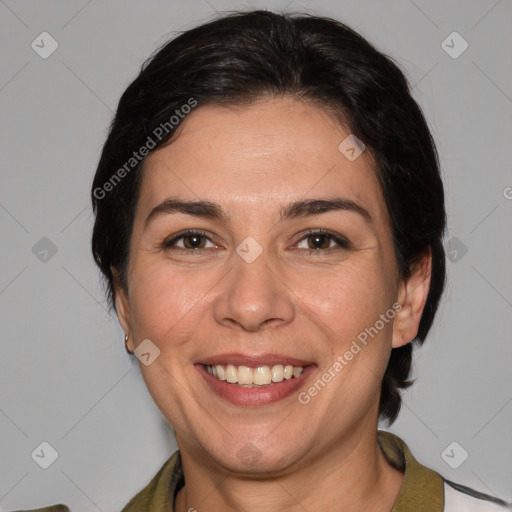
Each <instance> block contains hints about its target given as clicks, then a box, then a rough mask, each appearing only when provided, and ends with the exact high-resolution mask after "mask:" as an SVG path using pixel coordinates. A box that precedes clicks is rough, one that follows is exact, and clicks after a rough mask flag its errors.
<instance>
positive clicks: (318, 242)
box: [307, 235, 331, 249]
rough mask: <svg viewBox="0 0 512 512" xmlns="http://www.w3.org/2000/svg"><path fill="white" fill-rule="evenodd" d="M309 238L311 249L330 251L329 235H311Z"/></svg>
mask: <svg viewBox="0 0 512 512" xmlns="http://www.w3.org/2000/svg"><path fill="white" fill-rule="evenodd" d="M307 238H308V246H309V248H310V249H328V248H329V245H330V243H331V237H329V236H328V235H310V236H308V237H307Z"/></svg>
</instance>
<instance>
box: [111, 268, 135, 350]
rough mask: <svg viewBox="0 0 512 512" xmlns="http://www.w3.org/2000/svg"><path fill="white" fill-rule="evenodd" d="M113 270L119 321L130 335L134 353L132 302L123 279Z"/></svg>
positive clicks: (130, 346)
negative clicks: (122, 282)
mask: <svg viewBox="0 0 512 512" xmlns="http://www.w3.org/2000/svg"><path fill="white" fill-rule="evenodd" d="M110 269H111V270H112V275H113V276H114V280H113V285H114V299H115V303H116V311H117V318H118V319H119V323H120V324H121V327H122V328H123V331H124V332H125V334H127V335H128V343H127V345H128V348H129V349H130V350H131V351H133V350H135V347H134V346H133V336H132V335H131V334H132V327H131V326H132V323H131V314H130V302H129V300H128V291H127V290H126V289H125V287H124V286H123V285H122V284H121V279H120V277H119V272H118V270H117V269H116V268H115V267H110Z"/></svg>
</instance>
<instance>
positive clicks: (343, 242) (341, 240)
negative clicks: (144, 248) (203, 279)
mask: <svg viewBox="0 0 512 512" xmlns="http://www.w3.org/2000/svg"><path fill="white" fill-rule="evenodd" d="M194 235H195V236H203V237H205V238H206V239H207V240H209V241H210V242H212V243H215V242H213V240H212V239H211V238H210V237H209V236H208V234H207V232H206V231H204V230H201V229H189V230H186V231H182V232H181V233H178V234H177V235H176V236H174V237H173V238H171V239H170V240H165V241H164V242H163V243H162V244H161V248H162V249H164V250H168V249H173V250H178V251H184V252H187V253H199V251H201V250H202V249H203V250H204V249H208V248H199V249H188V248H183V247H176V245H175V244H176V243H177V242H178V241H179V240H181V239H183V238H185V237H187V236H194ZM314 235H317V236H318V235H320V236H326V237H328V239H329V240H330V241H332V242H335V243H336V244H338V247H330V248H328V249H299V250H302V251H305V252H306V253H307V254H309V255H316V254H318V253H322V252H323V253H326V252H331V251H333V250H336V249H344V250H347V249H351V248H352V245H351V243H350V242H349V240H348V239H346V238H345V237H342V236H340V235H338V234H336V233H334V232H332V231H329V230H327V229H311V230H309V231H306V232H305V233H303V235H302V238H300V239H299V241H298V242H297V244H298V243H300V242H302V241H303V240H306V239H307V238H310V237H312V236H314Z"/></svg>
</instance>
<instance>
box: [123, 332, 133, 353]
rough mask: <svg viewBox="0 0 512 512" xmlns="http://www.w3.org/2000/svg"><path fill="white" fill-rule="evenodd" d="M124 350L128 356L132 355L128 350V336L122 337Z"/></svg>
mask: <svg viewBox="0 0 512 512" xmlns="http://www.w3.org/2000/svg"><path fill="white" fill-rule="evenodd" d="M124 348H125V349H126V352H128V354H133V352H132V351H131V350H130V349H129V348H128V334H125V335H124Z"/></svg>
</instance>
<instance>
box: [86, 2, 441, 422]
mask: <svg viewBox="0 0 512 512" xmlns="http://www.w3.org/2000/svg"><path fill="white" fill-rule="evenodd" d="M283 95H289V96H292V97H295V98H297V99H299V100H301V101H305V102H309V103H312V104H314V105H317V106H318V107H320V108H324V109H326V110H328V111H329V112H331V113H333V114H334V115H336V116H337V118H338V119H339V120H340V123H342V125H343V126H345V127H346V128H348V129H349V131H350V132H351V133H353V134H354V135H355V136H356V137H357V138H358V139H360V140H361V141H362V142H363V143H364V144H365V147H366V151H367V152H368V153H369V154H370V155H371V156H372V158H373V160H374V161H375V167H376V173H377V176H378V179H379V183H380V185H381V189H382V193H383V197H384V199H385V203H386V207H387V210H388V212H389V216H390V219H391V228H392V234H393V245H394V251H395V256H396V260H397V264H398V268H399V272H400V277H402V278H404V277H407V275H408V273H409V272H410V271H411V269H412V267H413V265H414V264H415V263H416V262H417V261H418V260H419V259H420V258H421V256H422V255H423V254H424V252H425V250H426V249H428V248H429V247H430V249H431V251H432V272H431V283H430V290H429V293H428V298H427V301H426V305H425V308H424V311H423V315H422V317H421V321H420V324H419V329H418V333H417V336H416V338H415V339H414V340H413V341H412V343H409V344H406V345H405V346H403V347H400V348H394V349H392V351H391V356H390V359H389V362H388V366H387V369H386V372H385V374H384V376H383V382H382V389H381V395H380V406H379V415H380V417H381V418H382V419H387V421H388V424H391V423H392V422H393V421H394V420H395V419H396V417H397V415H398V412H399V410H400V406H401V397H400V389H401V388H406V387H408V386H410V385H411V383H412V381H411V380H408V379H409V376H410V371H411V364H412V350H413V347H414V345H417V344H422V343H423V342H424V340H425V338H426V336H427V333H428V331H429V330H430V327H431V325H432V322H433V320H434V316H435V313H436V311H437V308H438V305H439V301H440V298H441V295H442V292H443V289H444V285H445V280H446V275H445V274H446V269H445V253H444V248H443V241H442V238H443V235H444V230H445V226H446V212H445V206H444V190H443V183H442V179H441V175H440V169H439V159H438V154H437V150H436V147H435V143H434V140H433V138H432V135H431V133H430V131H429V129H428V126H427V122H426V120H425V118H424V116H423V114H422V111H421V109H420V107H419V106H418V104H417V103H416V101H415V100H414V99H413V97H412V95H411V88H410V86H409V83H408V81H407V79H406V77H405V76H404V74H403V72H402V71H401V70H400V69H399V67H398V65H397V64H396V63H395V62H394V61H393V60H392V58H390V57H389V56H387V55H385V54H383V53H381V52H379V51H378V50H377V49H375V47H374V46H373V45H372V44H370V43H369V42H368V41H367V40H366V39H365V38H364V37H362V36H361V35H359V34H358V33H357V32H355V31H354V30H353V29H351V28H350V27H348V26H347V25H345V24H343V23H341V22H339V21H336V20H333V19H330V18H326V17H320V16H313V15H308V14H277V13H273V12H269V11H259V10H257V11H249V12H231V13H228V14H225V15H223V16H221V17H220V18H218V19H215V20H213V21H209V22H207V23H205V24H203V25H200V26H198V27H196V28H193V29H191V30H188V31H185V32H183V33H181V34H180V35H179V36H177V37H175V38H174V39H172V40H171V41H169V42H168V43H166V44H165V45H164V46H163V47H162V48H161V49H159V50H158V51H157V52H156V53H155V54H154V55H153V56H152V57H150V58H149V59H148V60H147V61H146V62H145V63H144V64H143V66H142V69H141V71H140V73H139V75H138V76H137V77H136V79H135V80H134V81H133V82H132V83H131V84H130V85H129V86H128V88H127V89H126V91H125V92H124V93H123V95H122V97H121V99H120V101H119V105H118V108H117V111H116V114H115V118H114V120H113V121H112V124H111V127H110V132H109V135H108V138H107V140H106V142H105V144H104V147H103V151H102V154H101V158H100V161H99V164H98V168H97V171H96V175H95V177H94V182H93V186H92V190H91V199H92V205H93V211H94V213H95V224H94V230H93V236H92V251H93V255H94V259H95V261H96V263H97V264H98V266H99V268H100V270H101V272H102V273H103V276H104V278H105V281H104V282H105V284H106V294H107V296H108V301H109V304H110V307H111V308H114V309H115V302H114V287H113V285H114V279H115V277H114V274H113V272H112V268H115V269H116V271H118V272H119V280H120V284H121V285H122V286H123V287H125V288H126V289H127V279H126V271H127V267H128V261H129V242H130V237H131V232H132V228H133V220H134V214H135V209H136V205H137V201H138V196H139V192H140V184H141V178H142V173H143V168H144V162H145V159H141V160H140V161H138V160H133V152H134V151H136V150H138V149H139V148H141V147H144V146H145V145H146V146H147V142H148V140H149V139H148V137H151V138H152V140H153V142H154V143H155V144H154V147H152V149H151V150H150V151H154V150H155V149H156V148H158V147H160V146H162V145H163V144H165V143H168V142H169V140H171V137H172V136H173V134H174V133H176V130H173V129H172V126H170V125H172V124H173V123H172V122H171V121H170V119H171V118H172V117H173V116H174V117H175V118H176V119H177V116H176V114H177V113H178V112H177V111H179V112H183V111H184V110H181V109H182V108H183V106H184V105H187V104H189V105H190V104H191V103H190V101H191V98H192V99H193V101H195V102H197V105H199V107H200V106H203V105H224V106H243V105H249V104H251V103H253V102H254V101H257V100H259V99H264V98H271V97H280V96H283ZM178 123H179V121H178ZM157 127H168V128H169V129H168V130H167V129H166V130H165V131H166V133H165V136H161V137H160V138H158V137H155V136H153V137H152V134H154V133H155V129H156V128H157ZM160 131H162V130H160ZM158 133H159V134H160V132H158ZM162 133H163V132H162ZM155 139H157V140H155ZM127 162H130V165H128V166H127ZM122 169H124V172H123V171H122ZM121 178H122V179H121Z"/></svg>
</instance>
